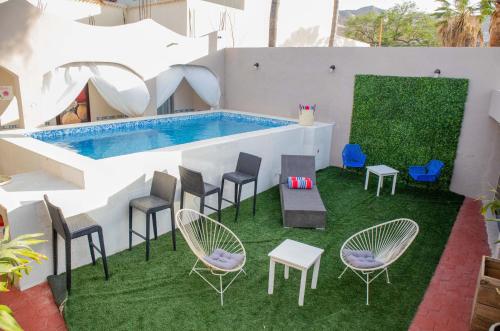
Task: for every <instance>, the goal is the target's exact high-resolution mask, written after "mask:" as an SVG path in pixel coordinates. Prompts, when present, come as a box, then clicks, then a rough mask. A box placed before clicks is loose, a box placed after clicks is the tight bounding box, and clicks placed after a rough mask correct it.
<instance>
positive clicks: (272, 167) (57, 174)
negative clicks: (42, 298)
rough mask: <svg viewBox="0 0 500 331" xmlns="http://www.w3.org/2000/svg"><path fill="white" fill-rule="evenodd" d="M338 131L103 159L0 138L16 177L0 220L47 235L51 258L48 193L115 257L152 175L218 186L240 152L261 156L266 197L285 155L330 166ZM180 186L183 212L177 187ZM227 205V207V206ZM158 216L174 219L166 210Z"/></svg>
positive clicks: (20, 138) (78, 251)
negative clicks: (182, 173) (95, 232)
mask: <svg viewBox="0 0 500 331" xmlns="http://www.w3.org/2000/svg"><path fill="white" fill-rule="evenodd" d="M231 112H234V111H231ZM137 120H140V119H137ZM118 121H123V120H118ZM333 127H334V125H333V124H331V123H320V122H316V123H315V124H314V125H313V126H310V127H303V126H300V125H298V124H292V125H287V126H282V127H276V128H271V129H263V130H258V131H253V132H246V133H239V134H234V135H229V136H224V137H218V138H212V139H206V140H202V141H197V142H192V143H186V144H180V145H176V146H171V147H166V148H159V149H153V150H149V151H144V152H138V153H133V154H128V155H122V156H116V157H109V158H105V159H100V160H93V159H91V158H88V157H84V156H82V155H79V154H77V153H75V152H72V151H69V150H65V149H63V148H61V147H58V146H54V145H51V144H48V143H45V142H42V141H38V140H36V139H33V138H31V137H26V136H24V135H23V134H21V132H17V133H16V132H14V133H12V132H11V133H9V134H0V148H1V149H2V150H3V151H5V154H6V155H9V157H8V158H4V159H2V160H0V162H3V163H6V164H7V163H8V164H9V166H10V167H11V168H13V169H12V171H13V172H9V169H6V170H4V171H5V172H6V174H8V175H12V177H13V180H12V181H11V182H10V183H8V184H6V185H4V186H0V215H2V217H3V218H4V220H6V221H7V223H8V224H9V225H10V226H11V232H12V235H13V236H18V235H21V234H25V233H35V232H36V233H44V235H45V236H44V237H45V238H46V239H48V240H49V242H48V243H45V244H43V245H41V246H40V248H39V250H40V251H41V252H42V253H43V254H45V255H47V256H48V257H49V259H51V258H52V248H51V247H52V243H51V241H52V230H51V222H50V219H49V218H48V214H47V211H46V208H45V206H44V204H43V202H42V200H43V194H48V196H49V198H50V200H51V201H52V202H53V203H54V204H56V205H58V206H60V207H61V208H62V210H63V213H64V215H65V216H66V217H69V216H73V215H76V214H79V213H88V214H89V215H90V216H91V217H92V218H94V219H95V220H96V222H97V223H98V224H100V225H101V226H102V227H103V231H104V241H105V244H106V251H107V253H108V255H113V254H115V253H117V252H120V251H122V250H124V249H126V248H127V247H128V236H127V233H128V222H123V221H122V220H124V219H128V203H129V201H130V200H131V199H134V198H137V197H140V196H144V195H148V194H149V190H150V187H151V179H152V175H153V172H154V171H166V172H168V173H169V174H171V175H173V176H176V177H178V171H179V170H178V166H179V165H183V166H185V167H188V168H191V169H194V170H198V171H201V172H202V173H203V177H204V180H205V181H206V182H208V183H211V184H213V185H220V180H221V176H222V174H223V173H226V172H230V171H234V168H235V166H236V162H237V158H238V154H239V152H247V153H251V154H255V155H258V156H260V157H262V164H261V171H260V175H259V182H258V187H257V192H262V191H265V190H267V189H268V188H270V187H272V186H274V185H276V184H277V182H278V173H279V171H280V170H279V165H280V156H281V155H282V154H308V155H315V156H316V168H317V169H316V170H319V169H323V168H325V167H327V166H329V165H330V151H331V141H332V132H333ZM2 166H3V164H2ZM0 168H2V169H4V167H0ZM177 188H178V189H177V192H178V194H177V199H176V200H177V201H176V203H175V205H176V209H177V210H178V205H179V199H178V197H179V196H180V195H179V193H180V184H179V183H178V185H177ZM227 191H228V192H229V191H230V188H229V189H228V190H227ZM252 194H253V190H252V189H251V188H250V187H245V188H243V191H242V199H246V198H248V197H249V196H251V195H252ZM228 195H229V193H228ZM226 198H229V196H226ZM207 203H208V204H211V205H214V204H215V198H214V197H210V199H209V200H208V201H207ZM186 206H188V207H192V208H197V206H198V201H197V200H196V199H193V198H192V197H189V196H188V197H187V199H186ZM227 206H228V204H227V203H223V206H222V207H223V208H225V207H227ZM133 217H134V223H136V222H137V223H136V224H137V227H138V228H142V227H143V226H145V225H144V223H145V216H144V214H142V213H140V212H139V211H136V210H134V216H133ZM158 218H159V219H169V218H170V216H169V214H168V213H166V212H160V213H159V214H158ZM169 231H170V222H159V227H158V232H159V234H163V233H166V232H169ZM140 242H142V240H139V238H134V239H133V245H136V244H138V243H140ZM73 246H74V249H73V255H72V266H73V268H77V267H79V266H81V265H85V264H88V263H89V262H90V257H89V252H88V243H86V242H85V241H84V240H76V241H74V243H73ZM63 249H64V247H63V245H59V250H60V251H59V255H60V256H64V250H63ZM59 270H60V271H61V272H64V270H65V266H64V260H63V259H60V261H59ZM51 272H52V267H51V266H50V265H49V264H43V265H34V268H33V271H32V273H31V275H30V277H29V278H26V279H22V280H21V281H20V282H19V284H17V286H18V287H19V288H21V289H22V290H25V289H28V288H30V287H32V286H35V285H37V284H39V283H41V282H44V281H45V279H46V277H47V275H49V274H51Z"/></svg>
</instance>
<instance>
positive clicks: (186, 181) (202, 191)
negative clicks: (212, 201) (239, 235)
mask: <svg viewBox="0 0 500 331" xmlns="http://www.w3.org/2000/svg"><path fill="white" fill-rule="evenodd" d="M179 175H180V177H181V209H182V208H183V207H184V193H189V194H192V195H194V196H196V197H198V198H200V213H201V214H203V211H204V210H205V207H207V208H209V209H212V210H213V211H216V212H217V220H218V221H219V222H221V215H220V212H221V203H222V200H221V190H220V188H219V187H218V186H215V185H212V184H209V183H205V182H204V181H203V175H202V174H201V172H198V171H194V170H191V169H187V168H184V167H182V166H179ZM212 194H217V201H218V203H217V208H214V207H211V206H209V205H206V204H205V198H206V197H207V196H209V195H212Z"/></svg>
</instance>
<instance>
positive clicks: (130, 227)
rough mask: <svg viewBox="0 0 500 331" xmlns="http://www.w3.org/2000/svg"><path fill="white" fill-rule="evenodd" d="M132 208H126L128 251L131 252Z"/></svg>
mask: <svg viewBox="0 0 500 331" xmlns="http://www.w3.org/2000/svg"><path fill="white" fill-rule="evenodd" d="M132 212H133V208H132V206H129V207H128V250H129V251H130V250H132Z"/></svg>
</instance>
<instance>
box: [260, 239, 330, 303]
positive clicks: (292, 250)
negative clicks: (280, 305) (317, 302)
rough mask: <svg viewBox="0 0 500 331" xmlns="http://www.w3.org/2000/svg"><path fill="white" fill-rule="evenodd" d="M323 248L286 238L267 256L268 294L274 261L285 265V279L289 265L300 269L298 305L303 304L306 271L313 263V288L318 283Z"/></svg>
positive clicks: (272, 287) (272, 278) (270, 289)
mask: <svg viewBox="0 0 500 331" xmlns="http://www.w3.org/2000/svg"><path fill="white" fill-rule="evenodd" d="M323 252H324V250H323V249H321V248H317V247H314V246H310V245H306V244H303V243H300V242H298V241H295V240H290V239H286V240H285V241H283V242H282V243H281V244H280V245H279V246H278V247H276V248H275V249H273V250H272V251H271V252H270V253H269V254H268V256H269V257H270V262H269V285H268V288H267V293H268V294H273V290H274V267H275V264H276V263H281V264H283V265H285V279H288V270H289V268H290V267H292V268H294V269H298V270H300V271H302V275H301V277H300V290H299V306H303V305H304V293H305V289H306V279H307V271H308V270H309V268H310V267H311V266H312V265H313V264H314V271H313V278H312V282H311V288H312V289H315V288H316V285H317V284H318V274H319V263H320V260H321V254H323Z"/></svg>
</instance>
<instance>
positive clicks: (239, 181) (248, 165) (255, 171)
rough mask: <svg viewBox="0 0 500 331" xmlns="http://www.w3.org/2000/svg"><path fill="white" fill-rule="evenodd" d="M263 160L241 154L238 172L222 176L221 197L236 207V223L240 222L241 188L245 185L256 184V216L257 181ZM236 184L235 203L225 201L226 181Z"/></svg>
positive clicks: (254, 201) (254, 194) (254, 190)
mask: <svg viewBox="0 0 500 331" xmlns="http://www.w3.org/2000/svg"><path fill="white" fill-rule="evenodd" d="M261 161H262V159H261V158H260V157H258V156H255V155H252V154H248V153H243V152H241V153H240V155H239V156H238V163H237V164H236V171H234V172H228V173H225V174H224V175H222V184H221V191H222V193H221V196H222V197H223V198H222V199H223V200H224V201H227V202H229V203H230V204H232V205H235V206H236V215H235V217H234V221H235V222H236V221H237V220H238V214H239V212H240V202H241V188H242V186H243V185H245V184H248V183H251V182H254V188H253V215H254V216H255V204H256V201H257V180H258V177H259V170H260V163H261ZM225 180H227V181H229V182H233V183H234V202H233V201H230V200H227V199H224V181H225Z"/></svg>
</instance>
